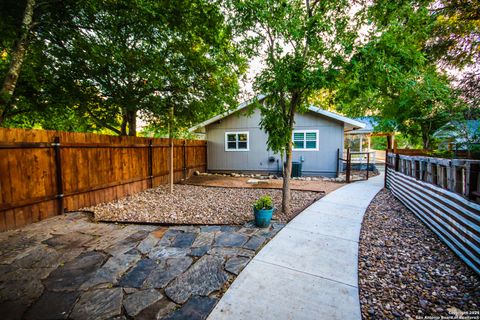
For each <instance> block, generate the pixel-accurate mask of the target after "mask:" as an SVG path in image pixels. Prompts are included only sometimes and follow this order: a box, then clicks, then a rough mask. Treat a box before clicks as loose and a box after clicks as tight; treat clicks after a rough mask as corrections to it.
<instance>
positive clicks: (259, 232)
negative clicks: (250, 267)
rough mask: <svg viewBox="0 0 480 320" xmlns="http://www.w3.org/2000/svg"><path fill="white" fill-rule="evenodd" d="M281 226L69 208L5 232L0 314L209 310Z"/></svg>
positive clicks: (180, 315)
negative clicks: (132, 218)
mask: <svg viewBox="0 0 480 320" xmlns="http://www.w3.org/2000/svg"><path fill="white" fill-rule="evenodd" d="M283 226H284V224H281V223H273V224H272V226H271V227H270V228H268V229H259V228H256V227H254V226H253V224H252V223H247V224H245V225H244V226H228V225H227V226H220V225H218V226H171V227H167V226H154V225H132V224H130V225H122V224H113V223H94V222H91V220H90V218H89V217H88V216H87V215H86V214H84V213H70V214H66V215H64V216H59V217H55V218H52V219H48V220H45V221H42V222H39V223H36V224H32V225H30V226H27V227H25V228H23V229H20V230H15V231H9V232H4V233H2V234H0V310H2V319H52V318H54V319H61V318H72V319H110V318H115V319H126V318H130V319H131V318H134V319H184V318H188V319H204V318H206V316H207V315H208V314H209V313H210V311H211V310H212V309H213V308H214V306H215V305H216V304H217V302H218V300H219V298H220V297H221V296H222V295H223V293H224V292H225V291H226V289H227V288H228V286H229V285H230V283H231V282H232V281H233V280H234V278H235V277H236V275H238V273H239V272H240V271H241V270H242V269H243V268H244V267H245V266H246V265H247V264H248V262H249V261H250V260H251V259H252V258H253V256H254V255H255V253H256V252H257V251H258V250H259V249H260V248H261V247H262V246H263V245H264V244H265V243H266V242H268V240H270V239H271V238H272V237H273V236H274V235H275V234H276V233H277V232H278V231H279V230H280V229H281V228H283Z"/></svg>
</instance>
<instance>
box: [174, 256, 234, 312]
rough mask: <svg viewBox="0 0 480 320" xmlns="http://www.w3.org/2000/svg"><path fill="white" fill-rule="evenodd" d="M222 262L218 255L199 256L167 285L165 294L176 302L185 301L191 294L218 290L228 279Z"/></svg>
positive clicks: (204, 293)
mask: <svg viewBox="0 0 480 320" xmlns="http://www.w3.org/2000/svg"><path fill="white" fill-rule="evenodd" d="M223 262H224V259H223V258H221V257H218V256H211V255H205V256H203V257H201V258H200V259H199V260H198V261H197V262H195V264H194V265H193V266H191V267H190V268H189V269H188V270H187V271H185V272H184V273H183V274H181V275H180V276H179V277H177V278H175V280H173V281H172V282H171V283H170V284H169V285H168V287H167V288H166V289H165V294H166V295H167V296H168V297H169V298H170V299H172V300H173V301H174V302H176V303H185V301H187V300H188V299H189V298H190V297H191V296H192V295H202V296H206V295H208V294H210V293H211V292H213V291H216V290H219V289H220V288H221V287H222V286H223V285H224V283H225V282H226V281H227V280H228V275H227V273H226V272H225V271H224V270H223Z"/></svg>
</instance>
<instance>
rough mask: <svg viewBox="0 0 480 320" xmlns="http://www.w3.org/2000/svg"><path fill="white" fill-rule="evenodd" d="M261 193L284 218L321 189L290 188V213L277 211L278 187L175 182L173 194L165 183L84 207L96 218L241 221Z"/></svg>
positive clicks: (165, 221)
mask: <svg viewBox="0 0 480 320" xmlns="http://www.w3.org/2000/svg"><path fill="white" fill-rule="evenodd" d="M264 195H270V196H271V197H272V199H273V202H274V204H275V207H277V208H278V210H277V211H276V212H275V213H274V216H273V218H274V219H277V220H279V221H281V222H288V221H290V220H291V219H293V218H294V217H295V216H296V215H297V214H298V213H299V212H301V211H302V210H303V209H304V208H305V207H307V206H309V205H310V204H311V203H313V202H314V201H315V200H318V199H320V198H321V197H322V196H323V195H325V193H321V192H312V191H292V201H291V206H290V209H291V214H289V215H286V214H284V213H283V212H281V211H280V207H281V203H282V191H281V190H277V189H258V188H222V187H203V186H193V185H180V184H177V185H175V186H174V192H173V194H171V193H170V192H169V187H168V186H159V187H156V188H153V189H148V190H145V191H142V192H139V193H137V194H134V195H132V196H129V197H126V198H123V199H119V200H117V201H112V202H109V203H104V204H100V205H97V206H94V207H89V208H85V210H88V211H92V212H93V213H94V216H95V219H96V220H98V221H117V222H144V223H145V222H148V223H161V224H233V225H241V224H244V223H245V222H247V221H250V220H252V219H253V210H252V205H253V203H254V202H255V201H256V200H257V199H258V198H259V197H261V196H264Z"/></svg>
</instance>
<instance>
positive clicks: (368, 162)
mask: <svg viewBox="0 0 480 320" xmlns="http://www.w3.org/2000/svg"><path fill="white" fill-rule="evenodd" d="M369 171H370V152H367V180H368V173H369Z"/></svg>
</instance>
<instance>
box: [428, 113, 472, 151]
mask: <svg viewBox="0 0 480 320" xmlns="http://www.w3.org/2000/svg"><path fill="white" fill-rule="evenodd" d="M433 136H434V137H435V138H437V139H438V140H440V141H439V145H438V147H439V149H441V150H442V149H443V150H449V149H453V150H467V149H468V148H472V146H473V145H476V146H478V145H480V120H465V121H450V122H449V123H447V124H446V125H444V126H443V127H441V128H440V129H438V130H437V131H436V132H435V133H434V134H433Z"/></svg>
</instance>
